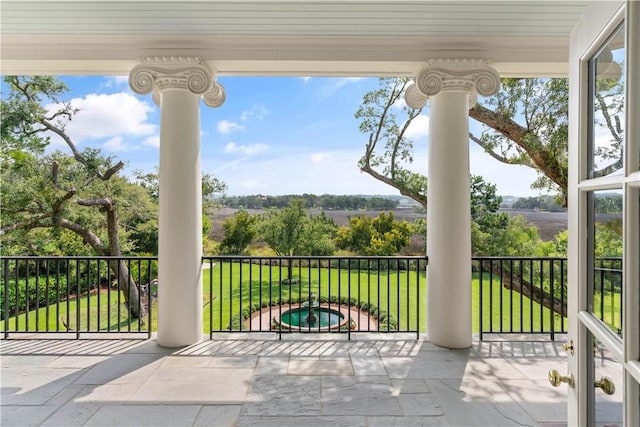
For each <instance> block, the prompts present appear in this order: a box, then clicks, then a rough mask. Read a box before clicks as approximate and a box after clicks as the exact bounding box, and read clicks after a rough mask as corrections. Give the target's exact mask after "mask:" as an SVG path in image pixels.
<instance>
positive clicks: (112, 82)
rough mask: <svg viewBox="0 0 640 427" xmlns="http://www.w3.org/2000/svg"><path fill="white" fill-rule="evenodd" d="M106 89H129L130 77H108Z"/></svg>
mask: <svg viewBox="0 0 640 427" xmlns="http://www.w3.org/2000/svg"><path fill="white" fill-rule="evenodd" d="M104 85H105V87H116V88H122V87H129V76H108V77H106V82H105V83H104Z"/></svg>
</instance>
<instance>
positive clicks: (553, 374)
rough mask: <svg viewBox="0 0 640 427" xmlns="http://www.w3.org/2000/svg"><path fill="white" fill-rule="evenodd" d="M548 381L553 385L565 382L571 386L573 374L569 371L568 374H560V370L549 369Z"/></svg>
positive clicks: (557, 385) (556, 385) (558, 385)
mask: <svg viewBox="0 0 640 427" xmlns="http://www.w3.org/2000/svg"><path fill="white" fill-rule="evenodd" d="M548 377H549V383H551V385H552V386H554V387H560V384H562V383H567V385H568V386H569V387H571V388H573V374H571V373H569V375H566V376H565V375H560V372H558V371H556V370H555V369H552V370H550V371H549V376H548Z"/></svg>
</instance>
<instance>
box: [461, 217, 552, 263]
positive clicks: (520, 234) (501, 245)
mask: <svg viewBox="0 0 640 427" xmlns="http://www.w3.org/2000/svg"><path fill="white" fill-rule="evenodd" d="M540 243H541V240H540V236H539V234H538V229H537V227H535V226H533V225H528V224H527V223H526V221H525V219H524V217H522V216H516V217H513V218H512V217H510V216H509V214H506V213H499V214H491V215H485V216H484V217H483V219H482V221H481V222H472V224H471V247H472V253H473V255H475V256H533V255H534V254H535V253H536V250H537V247H538V245H539V244H540Z"/></svg>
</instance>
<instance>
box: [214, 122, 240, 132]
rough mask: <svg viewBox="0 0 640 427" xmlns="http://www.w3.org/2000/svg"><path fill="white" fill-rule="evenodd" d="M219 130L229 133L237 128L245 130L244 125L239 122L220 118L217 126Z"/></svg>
mask: <svg viewBox="0 0 640 427" xmlns="http://www.w3.org/2000/svg"><path fill="white" fill-rule="evenodd" d="M216 128H217V129H218V132H219V133H221V134H223V135H227V134H230V133H231V132H233V131H236V130H243V129H244V127H243V126H240V125H239V124H237V123H235V122H232V121H231V120H220V121H219V122H218V125H217V126H216Z"/></svg>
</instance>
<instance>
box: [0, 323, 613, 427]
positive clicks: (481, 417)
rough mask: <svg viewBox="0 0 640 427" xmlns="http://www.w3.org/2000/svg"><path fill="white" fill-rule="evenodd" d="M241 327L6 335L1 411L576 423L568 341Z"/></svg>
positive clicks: (45, 419) (190, 419)
mask: <svg viewBox="0 0 640 427" xmlns="http://www.w3.org/2000/svg"><path fill="white" fill-rule="evenodd" d="M240 336H241V337H240V338H238V337H228V336H227V335H225V336H224V337H220V336H216V337H215V338H214V339H213V340H207V341H203V342H200V343H197V344H194V345H191V346H187V347H184V348H178V349H167V348H161V347H159V346H158V345H157V344H156V342H155V339H151V340H116V341H115V342H113V340H104V341H106V342H100V341H99V340H88V341H84V340H80V341H75V340H48V341H47V340H38V342H33V341H35V340H0V366H1V368H0V369H1V371H0V374H1V377H0V381H1V386H2V400H1V402H0V404H1V405H2V407H1V413H2V419H1V420H0V424H1V425H2V426H3V427H4V426H5V425H7V426H23V425H44V426H65V427H66V426H144V425H151V426H182V425H185V426H209V425H210V426H240V427H241V426H261V427H262V426H266V427H269V426H278V427H281V426H282V427H286V426H296V427H298V426H309V425H331V426H403V427H404V426H446V425H452V426H465V425H468V426H503V425H504V426H518V425H531V426H538V425H544V426H545V427H547V426H556V425H563V424H566V403H565V398H566V389H563V388H559V389H555V388H553V387H551V386H550V385H549V384H548V382H547V379H546V375H547V371H548V369H551V368H554V369H563V368H564V367H565V366H566V365H565V363H566V356H565V355H564V352H563V351H562V350H559V348H560V343H548V342H547V343H545V342H528V341H514V342H512V343H509V342H499V341H496V342H474V344H473V346H472V347H471V348H470V349H465V350H449V349H446V348H442V347H438V346H435V345H433V344H431V343H429V342H425V341H423V340H416V339H415V336H413V337H409V338H408V339H401V338H398V337H395V339H394V338H393V336H390V335H379V336H378V337H380V339H375V336H373V337H369V340H367V339H365V337H364V336H361V335H358V336H357V337H356V335H355V334H354V339H353V340H352V341H348V340H346V339H345V336H343V335H335V336H334V335H333V334H332V335H331V336H328V337H327V336H322V337H319V336H314V335H312V334H301V335H294V334H291V335H289V334H287V335H283V336H282V340H279V339H277V338H278V336H277V335H275V334H274V335H273V336H271V337H270V336H266V339H259V338H256V336H255V335H254V336H252V335H249V334H240ZM260 337H261V338H262V337H263V335H260ZM21 341H22V342H21ZM63 341H64V342H63ZM29 351H33V352H34V353H33V354H30V353H29ZM607 368H608V366H607ZM612 369H613V368H612ZM609 403H611V405H610V406H612V407H611V408H609V407H606V408H604V407H603V408H604V409H603V410H604V411H607V413H610V415H611V416H610V418H611V417H612V416H613V414H614V413H615V411H616V407H614V406H615V404H616V402H613V401H611V402H609Z"/></svg>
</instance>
